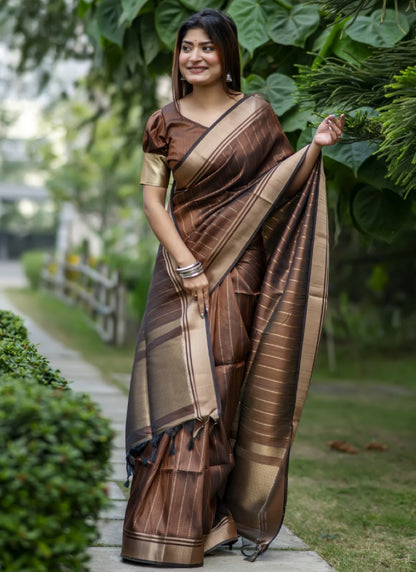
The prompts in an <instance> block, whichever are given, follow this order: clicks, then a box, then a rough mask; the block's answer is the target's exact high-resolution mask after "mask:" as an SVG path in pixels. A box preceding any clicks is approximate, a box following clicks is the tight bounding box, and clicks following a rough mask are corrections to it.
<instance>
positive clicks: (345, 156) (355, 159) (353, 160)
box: [322, 141, 377, 175]
mask: <svg viewBox="0 0 416 572" xmlns="http://www.w3.org/2000/svg"><path fill="white" fill-rule="evenodd" d="M376 150H377V145H376V144H375V143H369V142H368V141H356V142H355V143H348V144H342V143H339V144H338V145H331V146H328V147H325V148H324V149H323V150H322V153H323V155H324V156H326V157H331V159H334V160H335V161H338V163H342V164H343V165H346V166H347V167H350V169H352V170H353V172H354V175H357V173H358V169H359V168H360V167H361V165H362V164H363V163H364V161H365V160H366V159H368V157H370V156H371V155H372V154H373V153H374V152H375V151H376Z"/></svg>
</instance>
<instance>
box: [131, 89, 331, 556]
mask: <svg viewBox="0 0 416 572" xmlns="http://www.w3.org/2000/svg"><path fill="white" fill-rule="evenodd" d="M270 113H272V112H271V110H270V108H269V107H268V106H267V104H265V103H264V102H263V101H262V100H261V99H260V98H258V97H253V96H252V97H245V98H244V99H243V100H241V101H239V102H238V103H237V104H236V105H234V106H233V107H232V108H231V109H230V110H229V111H228V112H227V113H225V114H224V115H223V116H222V117H221V118H220V120H218V121H217V122H216V123H215V124H214V125H213V126H212V127H210V128H209V129H207V130H206V132H205V133H204V134H203V135H202V136H201V137H200V138H199V139H198V140H197V141H196V143H195V144H194V145H193V146H192V147H191V148H190V149H189V151H188V153H186V154H185V156H184V157H183V159H182V160H181V161H180V162H179V163H178V164H177V165H176V167H175V169H174V179H175V188H174V190H173V192H172V194H171V202H170V212H171V216H172V218H173V220H174V222H175V224H176V226H177V228H178V231H179V233H180V234H181V236H182V238H183V240H184V241H185V243H186V244H187V246H188V247H189V249H190V250H191V251H192V252H193V254H194V255H195V257H196V258H197V259H198V260H200V261H201V262H202V264H203V266H204V268H205V271H206V274H207V276H208V279H209V282H210V289H211V294H210V310H209V316H207V315H206V316H204V319H201V317H200V315H199V312H198V308H197V304H196V303H195V302H194V301H193V299H192V297H191V296H189V295H187V294H186V292H185V291H184V290H183V287H182V285H181V282H180V280H179V279H178V276H177V273H176V270H175V262H174V260H172V258H171V257H170V256H169V254H168V253H167V251H166V250H165V249H164V248H163V247H161V248H160V249H159V253H158V256H157V260H156V265H155V271H154V275H153V279H152V283H151V286H150V290H149V296H148V303H147V307H146V312H145V316H144V318H143V322H142V326H141V331H140V333H139V340H138V345H137V351H136V356H135V362H134V368H133V374H132V381H131V388H130V396H129V406H128V414H127V424H126V448H127V452H128V460H129V465H130V467H131V468H134V469H135V473H136V474H135V477H134V479H136V484H135V486H134V487H133V485H132V497H131V499H130V501H129V507H128V510H127V512H126V519H125V528H124V535H123V549H122V554H123V556H124V557H127V558H130V559H133V560H138V561H145V562H156V563H164V564H176V565H185V566H186V565H189V566H195V565H200V564H201V563H202V560H201V559H202V557H203V554H204V552H207V551H209V550H210V549H211V548H212V547H213V546H215V545H216V544H220V543H221V541H223V540H224V538H227V539H233V538H235V536H236V532H235V528H234V521H235V523H236V525H237V530H238V533H239V534H241V535H242V536H244V537H245V538H247V539H249V540H251V541H253V542H254V543H255V544H256V545H257V551H256V554H255V556H257V555H258V554H259V553H261V552H263V551H264V550H265V549H266V548H267V546H268V545H269V544H270V542H271V541H272V540H273V538H274V537H275V536H276V534H277V533H278V532H279V530H280V527H281V524H282V521H283V516H284V510H285V502H286V490H287V470H288V461H289V452H290V446H291V443H292V441H293V438H294V435H295V432H296V428H297V425H298V422H299V418H300V414H301V411H302V408H303V405H304V401H305V398H306V394H307V390H308V386H309V381H310V376H311V372H312V367H313V363H314V359H315V355H316V350H317V346H318V342H319V338H320V334H321V329H322V321H323V316H324V310H325V305H326V289H327V264H328V260H327V219H326V197H325V184H324V174H323V169H322V165H321V161H318V162H317V164H316V165H315V167H314V169H313V170H312V173H311V175H310V177H309V179H308V181H307V182H306V184H305V185H304V187H303V188H302V189H300V190H299V191H297V192H296V193H293V192H291V191H289V190H288V187H289V185H290V182H291V180H292V179H293V177H294V175H295V173H296V171H297V169H298V168H299V167H300V165H301V163H302V160H303V157H304V154H305V152H306V151H305V149H303V150H301V151H299V152H297V153H295V154H293V155H290V156H289V157H286V158H284V156H282V150H281V145H282V138H281V136H282V132H281V131H280V132H279V129H278V128H271V126H274V125H275V121H276V119H275V118H274V119H273V118H272V117H271V116H270ZM285 154H286V155H287V153H285ZM282 159H283V160H282ZM253 166H255V169H256V171H255V172H252V171H253V168H254V167H253ZM259 244H260V247H259ZM262 252H263V253H264V260H262V262H261V264H260V266H261V268H260V266H257V267H256V261H258V258H262V254H261V253H262ZM251 268H252V269H253V275H252V274H251V272H250V269H251ZM255 268H256V270H254V269H255ZM250 281H251V282H252V283H250ZM253 300H255V302H253ZM245 305H247V308H245ZM237 314H238V316H237ZM244 314H246V315H244ZM219 322H220V323H221V324H222V325H221V328H220V329H221V331H220V332H219V333H218V334H217V332H216V328H217V324H218V323H219ZM228 324H229V328H228V329H229V330H230V332H233V331H234V330H235V331H237V330H238V329H240V330H241V335H239V334H238V332H237V333H236V334H235V335H234V333H230V335H229V337H228V338H227V336H228V332H227V325H228ZM223 340H227V341H226V342H224V341H223ZM234 346H235V347H234ZM218 356H219V357H218ZM219 362H221V363H219ZM231 426H233V435H232V443H233V451H231V449H230V433H231ZM233 467H234V468H233ZM162 475H163V478H162ZM134 479H133V484H134ZM163 479H164V480H163ZM176 480H178V482H179V481H181V482H183V483H184V484H183V486H181V487H180V488H178V489H177V491H180V492H178V494H176V493H175V494H173V493H172V491H174V490H175V486H176V485H175V483H176ZM163 483H165V485H166V486H168V488H169V487H170V489H171V494H170V496H166V495H165V491H164V485H163ZM213 483H216V484H214V485H213ZM198 489H201V490H199V492H198ZM136 497H137V498H136ZM214 497H215V498H214ZM189 498H192V502H191V503H189V502H185V501H186V499H188V501H189ZM135 505H136V506H139V505H140V506H141V507H142V508H141V509H140V510H135V509H134V506H135ZM202 505H203V506H202ZM230 513H231V514H230ZM207 515H208V516H207ZM231 515H232V517H231ZM233 519H234V520H233ZM139 520H141V521H144V520H145V523H144V524H143V523H142V524H141V525H140V527H139V528H136V525H137V522H138V521H139ZM139 529H140V530H139ZM195 531H198V533H195Z"/></svg>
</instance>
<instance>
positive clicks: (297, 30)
mask: <svg viewBox="0 0 416 572" xmlns="http://www.w3.org/2000/svg"><path fill="white" fill-rule="evenodd" d="M319 21H320V17H319V11H318V8H317V7H316V6H313V5H311V6H310V5H305V4H297V5H296V6H294V7H293V9H292V10H290V11H288V10H285V9H284V8H282V7H281V6H278V7H276V9H275V10H274V12H273V16H272V18H271V19H269V22H268V24H267V32H268V34H269V36H270V38H271V39H272V40H273V41H274V42H276V43H277V44H283V45H285V46H299V47H303V46H304V45H305V42H306V40H307V39H308V38H309V36H310V35H311V34H313V32H315V30H316V29H317V28H318V26H319Z"/></svg>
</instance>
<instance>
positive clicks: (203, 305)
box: [183, 274, 209, 318]
mask: <svg viewBox="0 0 416 572" xmlns="http://www.w3.org/2000/svg"><path fill="white" fill-rule="evenodd" d="M183 285H184V288H185V290H186V291H187V292H189V293H190V294H191V295H192V298H193V299H194V300H195V302H196V304H197V305H198V311H199V314H200V316H201V318H203V317H204V316H205V313H206V312H208V308H209V283H208V280H207V278H206V276H205V275H204V274H201V275H199V276H196V277H194V278H185V279H184V280H183Z"/></svg>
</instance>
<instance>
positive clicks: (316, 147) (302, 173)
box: [289, 114, 345, 191]
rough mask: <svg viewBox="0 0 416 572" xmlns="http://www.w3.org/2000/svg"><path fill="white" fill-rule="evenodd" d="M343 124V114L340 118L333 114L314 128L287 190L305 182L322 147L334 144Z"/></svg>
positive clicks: (298, 186)
mask: <svg viewBox="0 0 416 572" xmlns="http://www.w3.org/2000/svg"><path fill="white" fill-rule="evenodd" d="M344 125H345V116H344V114H342V115H341V117H340V118H338V117H336V116H335V115H330V116H329V117H326V118H325V119H324V120H323V121H322V123H321V124H320V125H319V127H318V129H317V130H316V133H315V136H314V138H313V140H312V143H311V144H310V145H309V149H308V151H307V153H306V157H305V159H304V161H303V163H302V165H301V167H300V169H299V171H298V172H297V173H296V175H295V176H294V178H293V180H292V182H291V183H290V186H289V190H291V191H296V190H298V189H300V187H302V185H303V184H304V183H306V181H307V179H308V177H309V175H310V173H311V171H312V168H313V166H314V165H315V163H316V161H317V159H318V157H319V154H320V152H321V149H322V147H325V146H326V145H334V144H335V143H337V142H338V140H339V138H340V137H341V135H342V132H343V129H344Z"/></svg>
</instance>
